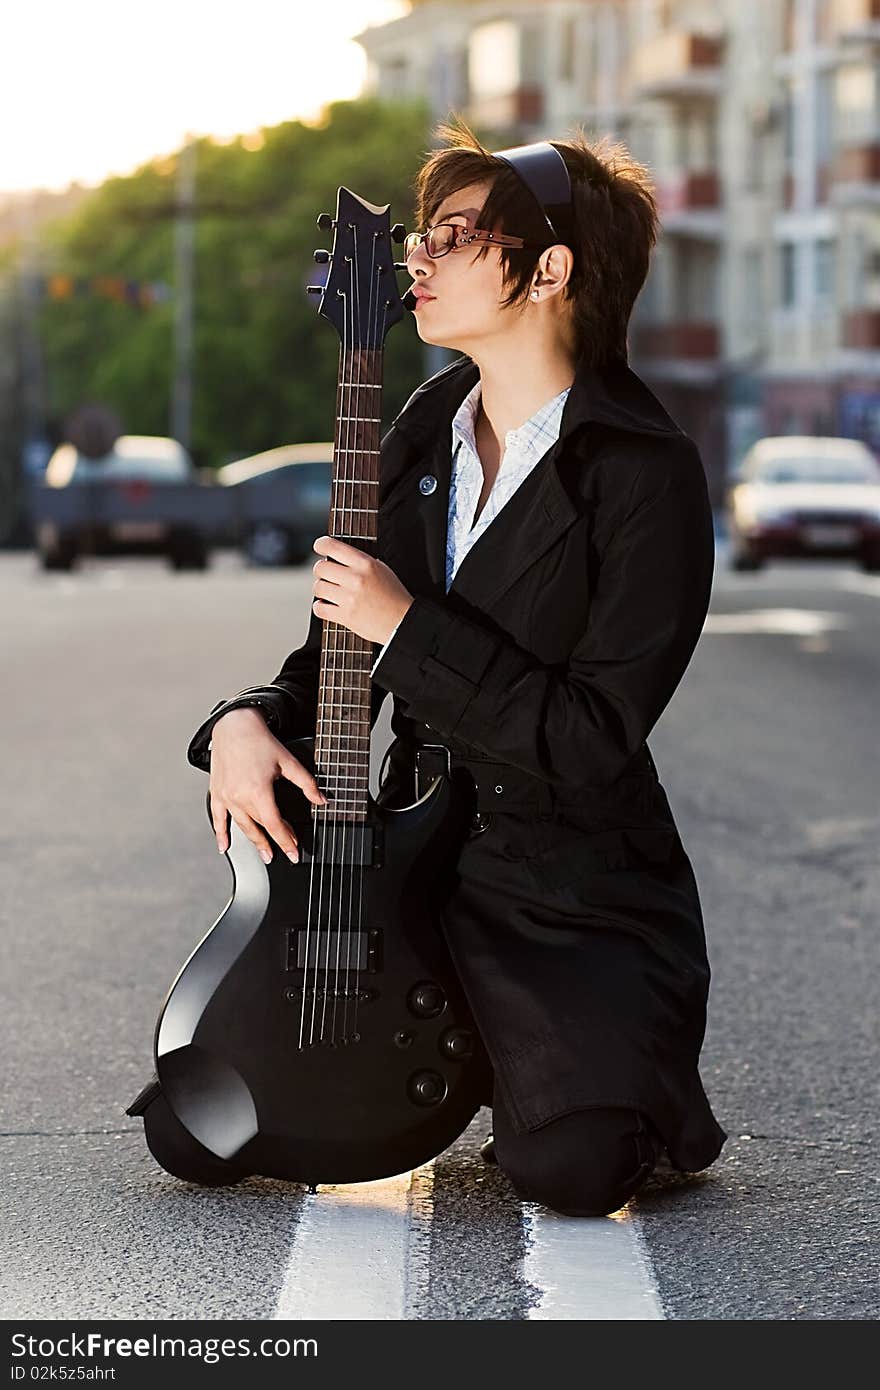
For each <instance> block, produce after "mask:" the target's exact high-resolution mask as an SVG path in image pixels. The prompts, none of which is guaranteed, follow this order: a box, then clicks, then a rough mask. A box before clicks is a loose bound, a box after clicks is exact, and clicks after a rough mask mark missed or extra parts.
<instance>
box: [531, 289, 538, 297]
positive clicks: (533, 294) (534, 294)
mask: <svg viewBox="0 0 880 1390" xmlns="http://www.w3.org/2000/svg"><path fill="white" fill-rule="evenodd" d="M537 298H538V291H537V290H532V299H537Z"/></svg>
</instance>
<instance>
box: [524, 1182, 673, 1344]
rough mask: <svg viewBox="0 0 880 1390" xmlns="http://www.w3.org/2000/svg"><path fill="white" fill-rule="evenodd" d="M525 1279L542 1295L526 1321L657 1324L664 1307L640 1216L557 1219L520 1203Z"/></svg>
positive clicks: (628, 1211) (628, 1210)
mask: <svg viewBox="0 0 880 1390" xmlns="http://www.w3.org/2000/svg"><path fill="white" fill-rule="evenodd" d="M523 1221H524V1224H525V1229H526V1241H527V1249H526V1255H525V1259H524V1261H523V1273H524V1276H525V1278H526V1279H527V1280H528V1281H529V1283H530V1284H534V1285H535V1286H536V1287H537V1288H539V1289H540V1290H541V1299H540V1302H539V1303H538V1304H537V1305H536V1306H535V1307H534V1308H532V1309H530V1310H529V1314H528V1316H529V1318H530V1319H544V1320H581V1321H597V1320H598V1321H616V1322H626V1321H633V1320H641V1321H656V1320H658V1319H662V1318H663V1317H664V1313H663V1306H662V1304H661V1302H660V1297H659V1294H658V1292H657V1285H656V1283H655V1281H654V1276H653V1273H652V1271H651V1263H650V1259H649V1257H648V1253H647V1250H646V1248H645V1243H644V1238H643V1236H642V1232H641V1228H640V1226H639V1221H638V1216H637V1215H636V1213H635V1212H634V1211H633V1210H632V1208H631V1206H630V1207H624V1208H622V1209H621V1210H620V1211H618V1212H614V1213H613V1215H611V1216H560V1215H559V1213H558V1212H554V1211H550V1210H549V1209H548V1208H547V1207H542V1206H538V1205H537V1204H536V1203H534V1202H524V1203H523Z"/></svg>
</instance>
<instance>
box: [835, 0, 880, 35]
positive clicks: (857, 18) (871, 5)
mask: <svg viewBox="0 0 880 1390" xmlns="http://www.w3.org/2000/svg"><path fill="white" fill-rule="evenodd" d="M828 29H829V37H830V38H836V39H839V40H840V41H841V42H844V43H846V42H855V43H860V42H862V41H864V40H865V39H872V40H875V41H877V40H880V0H832V3H831V12H830V15H829V19H828Z"/></svg>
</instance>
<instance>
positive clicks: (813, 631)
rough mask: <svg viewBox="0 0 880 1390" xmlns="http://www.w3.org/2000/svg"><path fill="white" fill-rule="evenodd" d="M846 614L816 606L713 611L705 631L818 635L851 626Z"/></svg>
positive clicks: (799, 635) (798, 635)
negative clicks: (826, 610) (739, 611)
mask: <svg viewBox="0 0 880 1390" xmlns="http://www.w3.org/2000/svg"><path fill="white" fill-rule="evenodd" d="M850 626H851V622H850V619H849V618H848V617H847V615H846V614H844V613H825V612H822V611H821V610H819V609H815V608H753V609H749V610H748V611H747V612H744V613H710V614H709V616H708V617H707V618H706V622H705V625H704V627H703V632H704V633H714V634H718V633H721V634H724V635H729V634H730V633H738V634H741V633H751V632H767V633H783V634H785V635H786V636H789V637H817V636H820V635H821V634H822V633H824V632H828V631H829V630H831V629H832V628H846V627H850Z"/></svg>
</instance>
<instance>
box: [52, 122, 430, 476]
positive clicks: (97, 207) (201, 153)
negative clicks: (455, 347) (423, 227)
mask: <svg viewBox="0 0 880 1390" xmlns="http://www.w3.org/2000/svg"><path fill="white" fill-rule="evenodd" d="M429 127H430V117H429V112H428V110H427V108H426V107H425V106H423V105H422V104H412V105H411V104H403V103H394V104H385V103H382V102H380V101H377V100H375V99H373V98H370V99H361V100H358V101H349V102H334V103H332V104H331V105H330V106H329V107H328V108H327V113H326V120H325V122H324V124H323V125H321V126H306V125H304V124H302V123H301V122H299V121H288V122H285V123H283V124H281V125H278V126H273V127H267V128H265V129H264V130H263V131H262V137H263V143H262V145H261V147H260V148H257V149H254V148H248V146H249V145H253V144H254V143H255V142H254V141H253V140H251V139H249V138H248V137H242V138H239V139H238V140H236V141H235V142H233V143H231V144H217V143H215V142H214V141H212V140H210V139H207V138H206V139H201V140H199V141H198V146H197V153H196V207H197V216H196V232H195V245H196V251H195V329H194V374H193V441H192V442H193V453H194V455H195V457H196V460H197V462H199V463H201V464H209V465H212V466H217V465H219V464H221V463H224V462H225V461H227V460H228V459H231V458H235V457H241V456H243V455H245V454H249V453H254V452H257V451H259V450H261V449H268V448H272V447H274V446H275V445H277V444H283V443H296V442H298V441H302V440H318V439H330V438H332V432H333V420H334V411H335V387H336V380H337V370H338V355H339V338H338V335H337V333H336V331H335V329H334V328H333V326H332V324H330V323H329V322H328V321H327V320H326V319H324V318H323V317H321V316H320V315H319V314H318V312H317V305H318V302H319V298H318V296H317V295H315V296H312V295H309V294H307V293H306V288H305V287H306V285H307V284H309V283H317V281H318V270H319V268H318V267H317V266H316V265H315V262H314V259H313V252H314V250H315V249H316V248H317V247H326V248H327V249H328V250H329V249H330V248H331V246H332V230H331V231H329V232H324V231H322V230H321V229H320V228H319V227H318V226H317V224H316V218H317V216H318V214H319V213H321V212H329V213H330V214H331V215H333V214H335V211H336V190H337V188H338V187H339V186H340V185H345V187H347V188H350V189H351V190H352V191H353V192H355V193H357V194H358V195H359V196H360V197H362V198H364V199H366V201H368V202H371V203H375V204H378V205H379V206H383V205H384V204H386V203H388V204H390V219H391V224H392V225H393V224H394V223H395V222H403V223H404V224H405V225H406V227H407V230H409V229H410V228H412V226H413V222H412V216H413V205H414V200H413V184H414V179H415V174H416V170H417V168H418V166H419V164H420V163H421V160H422V158H423V157H424V154H425V152H426V150H427V148H428V141H429V138H430V134H429ZM176 163H177V160H176V157H175V156H171V157H169V158H168V159H165V160H155V161H152V162H151V163H149V164H147V165H145V166H143V167H142V168H141V169H139V170H138V171H137V172H136V173H134V174H133V175H131V176H129V177H126V178H112V179H109V180H108V181H107V182H106V183H104V184H102V185H101V187H100V188H97V189H95V190H94V192H92V193H91V194H90V195H89V196H88V197H86V198H85V199H84V201H83V202H82V203H81V204H80V205H79V207H78V208H77V210H76V211H75V212H74V213H73V214H72V215H70V216H68V217H66V218H64V219H63V220H60V221H57V222H55V223H53V224H52V225H51V226H50V227H49V228H47V229H46V232H45V234H44V238H43V255H44V260H45V263H46V265H47V268H48V269H49V270H50V271H51V272H52V273H58V274H65V275H70V276H72V277H74V278H85V277H93V276H98V275H102V276H121V277H124V278H125V279H126V280H135V281H141V282H145V281H146V282H150V281H164V282H166V283H167V284H168V285H169V286H172V287H173V282H174V247H173V222H174V203H175V197H176ZM394 254H395V259H398V260H400V259H402V254H403V248H402V247H401V246H400V245H399V244H396V245H395V246H394ZM408 284H409V279H408V277H407V276H406V274H405V272H402V271H401V272H399V273H398V285H399V287H400V288H401V290H403V289H404V288H405V286H406V285H408ZM173 316H174V309H173V304H172V303H171V302H170V301H169V302H165V303H157V304H154V305H152V306H151V307H139V306H137V305H134V304H131V303H124V302H117V301H115V300H112V299H107V298H102V297H100V296H98V295H94V294H90V295H87V296H85V295H74V296H72V297H70V298H64V299H52V298H47V300H46V301H45V303H44V305H43V310H42V324H41V327H42V340H43V349H44V356H45V362H46V370H47V380H48V389H49V397H50V401H49V404H50V409H51V412H52V415H53V416H54V417H55V418H56V419H61V418H63V416H64V415H65V414H66V413H67V411H68V410H70V409H71V408H72V407H73V406H75V405H77V404H78V403H79V402H81V401H83V400H87V399H88V400H94V399H99V400H102V401H105V402H107V404H109V405H111V406H113V407H115V408H116V409H117V410H118V411H119V412H120V414H121V416H122V418H123V420H124V421H125V428H126V430H127V431H128V432H129V433H132V434H167V433H168V430H169V418H170V393H171V379H172V372H173ZM418 343H419V340H418V335H417V333H416V329H415V325H414V324H413V323H412V322H411V321H410V317H409V315H407V317H406V318H405V319H404V320H403V321H402V322H401V323H400V324H397V325H395V327H394V328H393V329H392V330H391V331H390V332H389V334H388V337H387V338H386V341H385V378H384V384H385V391H384V403H385V404H384V412H383V414H384V418H385V421H386V422H387V421H389V420H390V419H391V418H392V416H393V415H394V414H395V413H396V411H397V410H399V409H400V407H401V405H402V404H403V402H404V401H405V400H406V398H407V396H408V395H409V393H410V392H411V391H412V390H413V389H414V388H415V386H416V385H417V384H418V383H419V381H421V380H423V378H424V375H425V372H424V369H423V360H424V359H423V354H422V352H421V347H420V344H419V350H417V351H414V345H415V344H418Z"/></svg>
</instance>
